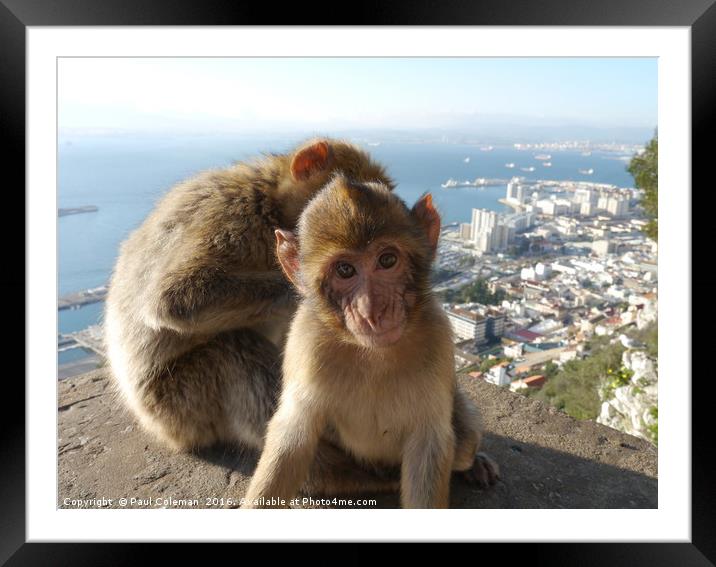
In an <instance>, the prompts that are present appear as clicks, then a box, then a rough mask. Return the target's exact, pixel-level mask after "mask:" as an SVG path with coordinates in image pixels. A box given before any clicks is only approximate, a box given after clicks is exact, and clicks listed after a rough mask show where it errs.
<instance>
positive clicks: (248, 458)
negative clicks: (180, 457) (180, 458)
mask: <svg viewBox="0 0 716 567" xmlns="http://www.w3.org/2000/svg"><path fill="white" fill-rule="evenodd" d="M192 455H193V456H195V457H197V458H199V459H202V460H204V461H207V462H209V463H212V464H214V465H218V466H220V467H224V468H225V469H229V470H231V471H237V472H240V473H241V474H242V475H245V476H252V475H253V474H254V470H256V465H257V464H258V460H259V456H260V455H259V452H258V451H256V450H255V449H251V448H248V447H244V446H241V445H231V444H228V443H217V444H216V445H213V446H211V447H204V448H201V449H196V450H194V451H193V452H192Z"/></svg>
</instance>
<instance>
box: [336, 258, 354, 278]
mask: <svg viewBox="0 0 716 567" xmlns="http://www.w3.org/2000/svg"><path fill="white" fill-rule="evenodd" d="M336 273H337V274H338V275H339V276H340V277H342V278H343V279H346V280H347V279H348V278H352V277H353V276H354V275H355V273H356V269H355V268H354V267H353V266H351V265H350V264H349V263H348V262H338V263H337V264H336Z"/></svg>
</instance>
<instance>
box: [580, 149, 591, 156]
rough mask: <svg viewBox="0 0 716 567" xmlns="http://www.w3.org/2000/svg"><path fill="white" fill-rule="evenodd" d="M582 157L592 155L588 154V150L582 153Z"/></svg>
mask: <svg viewBox="0 0 716 567" xmlns="http://www.w3.org/2000/svg"><path fill="white" fill-rule="evenodd" d="M582 155H583V156H587V157H589V156H591V155H592V152H590V151H589V150H587V151H586V152H582Z"/></svg>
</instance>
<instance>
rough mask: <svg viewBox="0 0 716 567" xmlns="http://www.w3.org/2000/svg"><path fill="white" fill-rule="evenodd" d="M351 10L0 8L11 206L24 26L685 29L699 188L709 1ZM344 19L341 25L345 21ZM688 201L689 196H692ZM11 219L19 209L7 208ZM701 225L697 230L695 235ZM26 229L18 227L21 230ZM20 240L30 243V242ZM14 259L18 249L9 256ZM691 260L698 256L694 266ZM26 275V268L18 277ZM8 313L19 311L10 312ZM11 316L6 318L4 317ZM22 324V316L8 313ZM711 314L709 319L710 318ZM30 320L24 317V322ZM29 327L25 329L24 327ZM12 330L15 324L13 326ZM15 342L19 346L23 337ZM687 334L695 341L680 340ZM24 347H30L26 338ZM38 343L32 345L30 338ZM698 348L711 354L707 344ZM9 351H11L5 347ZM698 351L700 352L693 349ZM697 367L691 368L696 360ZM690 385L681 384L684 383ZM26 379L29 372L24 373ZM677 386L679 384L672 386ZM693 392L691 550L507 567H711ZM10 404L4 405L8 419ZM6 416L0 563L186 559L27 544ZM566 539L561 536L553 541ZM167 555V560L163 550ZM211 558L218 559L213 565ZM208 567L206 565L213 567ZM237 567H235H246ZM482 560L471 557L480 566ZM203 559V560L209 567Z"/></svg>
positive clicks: (103, 5) (597, 553)
mask: <svg viewBox="0 0 716 567" xmlns="http://www.w3.org/2000/svg"><path fill="white" fill-rule="evenodd" d="M349 8H350V9H348V10H345V11H343V10H340V11H339V10H337V9H336V4H335V3H328V2H322V1H318V2H316V1H314V2H312V3H310V4H301V3H294V4H283V5H282V7H281V8H280V9H277V8H276V5H275V4H269V3H263V4H262V3H254V2H229V1H224V0H204V1H203V2H199V1H196V0H195V1H185V0H103V1H101V2H98V1H97V0H94V1H92V0H0V97H1V98H0V101H1V102H0V136H2V138H3V139H4V140H5V141H6V144H5V151H4V154H3V157H4V158H5V159H4V160H3V161H4V166H3V169H4V175H3V181H4V182H5V184H6V185H5V195H4V196H5V198H6V200H7V198H8V197H10V196H14V197H15V199H17V200H18V201H19V203H18V204H17V205H16V207H17V208H18V209H22V210H25V200H24V192H23V193H21V192H20V191H19V190H18V188H19V187H24V186H25V166H24V164H25V143H24V141H25V95H26V86H25V51H26V49H25V34H26V28H27V27H28V26H87V25H93V26H108V25H112V26H124V25H229V24H230V25H252V26H253V25H266V24H271V25H286V24H294V25H296V24H301V25H317V24H319V23H320V24H322V25H347V24H350V25H411V26H412V25H460V26H485V25H524V26H530V25H535V26H547V25H550V26H556V25H564V26H685V27H690V29H691V56H692V69H691V79H692V177H693V178H695V177H696V175H695V174H696V173H699V172H700V173H704V174H705V175H704V176H703V178H704V179H707V174H708V173H709V169H710V168H711V167H712V163H713V157H711V156H710V153H711V148H712V147H713V143H712V142H710V141H708V139H707V135H708V134H710V133H711V130H710V127H711V126H712V124H713V114H714V102H716V96H715V95H716V6H715V5H714V0H688V1H684V0H682V1H679V2H675V1H673V0H601V1H596V0H542V1H541V2H534V1H532V2H530V1H516V0H483V1H473V2H470V1H469V0H442V1H441V2H439V3H438V2H434V1H430V0H413V1H405V0H404V1H402V2H391V3H390V4H388V3H387V2H381V1H375V0H370V1H362V2H360V3H356V4H355V5H351V6H350V7H349ZM340 13H345V14H346V16H340V15H339V14H340ZM685 190H689V188H685ZM11 210H13V209H11ZM695 220H696V219H694V224H695ZM21 222H23V221H21ZM2 230H3V236H4V240H3V241H4V242H6V243H12V242H16V241H17V239H18V238H17V234H18V232H19V230H20V228H18V227H17V226H16V225H15V224H14V223H9V222H6V223H3V228H2ZM23 233H24V232H23ZM7 248H10V249H12V248H13V247H12V246H8V247H7ZM14 248H17V250H15V252H14V253H15V254H16V258H12V253H13V252H12V251H11V250H7V251H6V254H5V258H6V261H7V262H9V263H11V264H10V265H11V266H12V269H11V270H6V273H5V276H4V277H3V278H2V283H1V285H2V289H3V291H4V292H5V294H6V297H17V296H19V295H20V294H22V295H23V296H24V297H25V302H26V303H27V302H29V301H32V298H31V297H28V296H27V295H26V293H25V275H24V274H25V270H24V266H25V257H24V253H23V252H22V251H20V250H19V247H14ZM692 258H693V255H692ZM21 266H22V269H21V268H20V267H21ZM709 280H710V278H704V279H702V280H700V281H698V282H697V281H694V285H693V287H692V293H693V295H694V297H696V296H699V295H700V294H708V293H709V292H710V291H711V289H712V286H711V285H710V281H709ZM7 309H10V310H11V311H13V310H17V311H18V313H17V315H18V317H17V320H18V321H19V320H20V313H19V311H20V304H19V302H17V301H10V302H8V306H7ZM6 313H7V311H6ZM11 314H12V315H15V313H14V312H13V313H11ZM708 314H709V313H705V314H704V315H703V316H708ZM23 315H24V313H23ZM22 320H23V324H22V328H23V329H24V328H25V324H24V317H23V319H22ZM6 326H7V327H9V325H8V324H7V323H6ZM12 330H13V332H14V333H15V335H14V336H20V332H19V330H18V329H17V326H16V325H14V326H13V328H12ZM682 332H690V330H689V329H684V330H682ZM22 336H25V334H24V333H22ZM27 340H32V337H27ZM694 340H695V341H697V344H698V341H699V340H700V341H702V342H701V347H702V348H704V347H705V342H704V341H705V340H707V338H698V337H697V336H696V334H694ZM8 344H9V343H8ZM692 348H693V347H692ZM689 362H690V361H689ZM684 368H685V375H684V376H680V377H678V378H679V379H681V380H683V381H687V380H688V378H689V376H688V373H689V365H688V364H685V367H684ZM23 370H24V369H23ZM671 378H676V377H671ZM701 378H702V380H701V381H700V382H699V381H693V382H692V386H691V387H692V408H693V414H692V415H693V417H692V434H693V446H692V523H691V528H692V540H691V542H690V543H609V544H606V543H585V544H578V543H569V544H558V543H549V544H520V545H509V544H508V545H500V548H499V549H494V546H493V548H492V549H491V551H492V552H497V553H498V557H499V561H500V562H501V563H504V562H508V563H512V562H513V561H514V560H519V559H523V560H525V561H529V562H530V564H531V565H572V564H575V565H576V564H579V565H584V566H591V565H609V566H616V565H649V566H650V567H654V566H658V565H664V566H667V565H668V566H673V565H679V566H687V565H704V566H705V565H714V563H715V562H716V525H715V524H716V522H715V521H714V520H715V518H716V513H714V510H716V491H715V490H714V489H713V486H712V483H713V480H712V479H713V477H714V472H715V471H714V467H713V465H710V463H709V461H710V460H711V459H709V457H710V456H711V455H710V451H709V449H710V448H711V447H712V446H713V442H712V439H713V438H712V437H711V431H712V430H713V426H712V423H713V414H712V412H711V411H709V410H710V406H711V401H710V400H712V399H713V397H712V396H709V395H708V392H707V390H708V388H709V386H710V384H711V383H712V382H713V380H711V379H709V377H708V376H701ZM3 394H4V396H5V400H8V399H10V400H24V399H25V389H24V387H23V384H22V383H21V382H20V381H19V380H18V377H17V374H16V373H8V375H7V377H6V380H5V384H4V389H3ZM9 405H10V404H7V403H6V405H5V408H6V409H7V408H8V406H9ZM12 405H13V406H14V407H16V408H20V407H22V409H19V411H18V412H16V413H15V414H14V415H12V416H10V415H9V414H8V413H7V412H3V418H4V419H3V421H4V425H3V427H2V429H1V430H0V439H1V440H2V441H1V443H0V463H2V468H1V469H0V470H1V472H0V474H1V475H2V476H1V479H2V480H1V481H0V564H6V565H12V566H15V565H35V564H37V565H72V566H76V565H85V564H86V565H102V564H122V563H128V562H130V561H131V562H132V563H134V562H136V561H137V560H147V559H151V558H152V556H161V558H162V560H163V561H164V562H169V561H171V560H173V557H177V558H178V556H179V554H181V557H182V558H183V559H185V560H186V559H189V556H188V555H187V550H186V549H185V546H176V545H175V546H162V549H159V547H158V546H152V545H146V544H144V545H136V544H133V545H123V544H65V543H63V544H58V543H46V544H39V543H25V521H26V516H25V489H26V485H25V412H24V404H23V405H22V406H21V405H20V404H19V403H18V402H16V403H14V404H12ZM555 539H559V534H555ZM165 547H168V548H169V549H165ZM214 553H215V551H212V552H211V554H212V556H213V555H214ZM349 556H351V557H353V558H354V559H353V560H354V561H355V560H358V561H360V560H361V559H363V560H365V561H369V560H370V561H372V560H373V559H374V558H373V557H372V556H371V555H369V554H368V553H363V554H361V552H360V551H358V552H356V553H351V554H349ZM207 559H208V558H207ZM240 559H241V558H237V560H240ZM477 559H478V558H475V560H477ZM205 560H206V559H205Z"/></svg>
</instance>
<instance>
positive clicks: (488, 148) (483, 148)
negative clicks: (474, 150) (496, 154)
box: [480, 146, 495, 152]
mask: <svg viewBox="0 0 716 567" xmlns="http://www.w3.org/2000/svg"><path fill="white" fill-rule="evenodd" d="M494 149H495V148H493V147H492V146H482V147H481V148H480V150H482V151H483V152H491V151H492V150H494Z"/></svg>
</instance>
